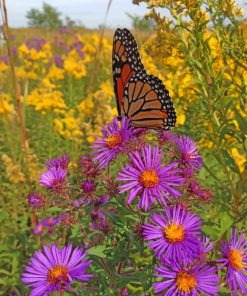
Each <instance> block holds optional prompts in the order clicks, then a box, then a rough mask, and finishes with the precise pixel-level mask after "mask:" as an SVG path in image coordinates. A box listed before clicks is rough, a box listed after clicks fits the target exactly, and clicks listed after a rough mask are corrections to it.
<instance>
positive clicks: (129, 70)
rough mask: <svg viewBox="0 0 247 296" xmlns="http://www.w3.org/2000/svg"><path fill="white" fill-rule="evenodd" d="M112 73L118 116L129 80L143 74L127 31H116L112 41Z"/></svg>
mask: <svg viewBox="0 0 247 296" xmlns="http://www.w3.org/2000/svg"><path fill="white" fill-rule="evenodd" d="M112 72H113V82H114V90H115V95H116V100H117V109H118V114H119V116H120V115H121V113H122V111H121V110H122V102H123V94H124V89H125V87H126V85H127V84H128V82H129V80H130V78H131V77H132V76H133V75H135V74H136V73H145V72H146V71H145V69H144V66H143V65H142V62H141V59H140V56H139V53H138V49H137V44H136V42H135V39H134V37H133V36H132V34H131V33H130V32H129V30H127V29H122V30H121V29H117V30H116V32H115V34H114V39H113V50H112Z"/></svg>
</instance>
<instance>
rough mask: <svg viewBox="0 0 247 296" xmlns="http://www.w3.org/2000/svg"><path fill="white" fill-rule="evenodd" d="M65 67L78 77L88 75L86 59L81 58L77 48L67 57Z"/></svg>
mask: <svg viewBox="0 0 247 296" xmlns="http://www.w3.org/2000/svg"><path fill="white" fill-rule="evenodd" d="M64 69H65V70H66V71H67V72H68V73H69V74H71V75H72V76H74V77H75V78H76V79H80V78H82V77H84V76H86V66H85V61H84V60H82V59H81V57H80V56H79V55H78V53H77V51H76V50H75V49H72V50H71V51H70V52H69V54H68V56H67V57H66V58H65V60H64Z"/></svg>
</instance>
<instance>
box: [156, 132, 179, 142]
mask: <svg viewBox="0 0 247 296" xmlns="http://www.w3.org/2000/svg"><path fill="white" fill-rule="evenodd" d="M176 139H177V136H175V135H174V134H173V133H172V132H171V131H162V132H161V133H160V134H159V143H160V144H163V145H166V144H167V143H173V142H175V140H176Z"/></svg>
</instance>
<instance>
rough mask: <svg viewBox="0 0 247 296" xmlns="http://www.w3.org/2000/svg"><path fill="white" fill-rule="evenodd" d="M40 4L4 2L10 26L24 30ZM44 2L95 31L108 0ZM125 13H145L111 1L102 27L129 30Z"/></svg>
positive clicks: (36, 0) (128, 0) (125, 0)
mask: <svg viewBox="0 0 247 296" xmlns="http://www.w3.org/2000/svg"><path fill="white" fill-rule="evenodd" d="M174 1H176V0H174ZM43 2H44V1H43V0H6V3H7V9H8V18H9V24H10V26H11V27H22V26H27V20H26V18H25V15H26V12H27V11H28V10H30V9H31V8H38V9H40V8H42V3H43ZM45 2H46V3H48V4H50V5H52V6H54V7H56V8H57V9H58V11H60V12H61V13H62V14H63V16H69V17H70V18H71V19H72V20H76V21H78V20H80V21H81V22H82V23H83V24H84V25H86V26H87V27H88V28H97V27H98V26H99V25H100V24H102V23H103V21H104V17H105V12H106V8H107V5H108V2H109V0H46V1H45ZM237 2H238V4H239V5H240V6H241V7H243V8H244V9H245V17H246V16H247V4H245V3H246V2H247V1H246V0H237ZM126 12H128V13H130V14H135V15H139V16H143V15H144V14H145V13H146V12H147V9H146V4H144V3H142V4H140V5H139V6H137V5H134V4H132V0H112V5H111V8H110V11H109V14H108V17H107V23H106V25H107V26H110V27H118V26H120V27H123V26H125V27H130V25H131V21H130V19H129V17H128V16H127V15H126Z"/></svg>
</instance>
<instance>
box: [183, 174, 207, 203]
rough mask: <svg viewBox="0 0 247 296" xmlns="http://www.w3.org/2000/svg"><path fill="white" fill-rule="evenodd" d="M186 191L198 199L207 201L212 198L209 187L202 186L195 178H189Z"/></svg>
mask: <svg viewBox="0 0 247 296" xmlns="http://www.w3.org/2000/svg"><path fill="white" fill-rule="evenodd" d="M188 191H189V192H190V194H191V195H192V196H194V197H197V198H198V199H200V201H202V202H205V203H209V202H210V201H211V200H212V197H213V194H212V191H211V190H210V189H207V188H204V187H202V186H201V184H200V183H199V182H198V181H197V180H194V179H193V180H191V181H190V183H189V187H188Z"/></svg>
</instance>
